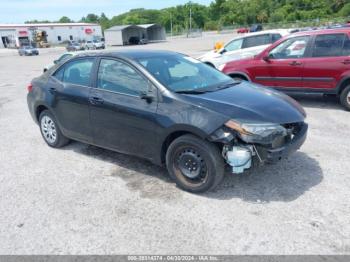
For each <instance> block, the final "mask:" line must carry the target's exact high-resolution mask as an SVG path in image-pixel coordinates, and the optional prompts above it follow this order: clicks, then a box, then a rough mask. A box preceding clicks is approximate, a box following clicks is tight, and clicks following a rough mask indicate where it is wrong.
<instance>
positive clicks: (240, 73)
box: [227, 71, 252, 82]
mask: <svg viewBox="0 0 350 262" xmlns="http://www.w3.org/2000/svg"><path fill="white" fill-rule="evenodd" d="M227 75H229V76H230V77H232V78H234V77H239V78H242V79H244V80H246V81H249V82H252V80H251V78H250V77H249V76H248V75H247V74H246V73H243V72H236V71H235V72H230V73H228V74H227Z"/></svg>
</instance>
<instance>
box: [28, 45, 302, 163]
mask: <svg viewBox="0 0 350 262" xmlns="http://www.w3.org/2000/svg"><path fill="white" fill-rule="evenodd" d="M170 53H171V52H170ZM159 54H164V55H167V54H169V52H167V51H160V52H156V51H134V50H130V51H125V52H114V53H90V54H89V53H87V54H81V55H78V56H77V57H75V58H73V59H72V60H69V61H66V62H64V63H63V64H62V65H60V66H59V67H58V68H57V69H55V70H60V68H61V67H64V66H65V65H66V63H73V62H74V61H76V60H78V59H80V58H92V59H95V60H94V61H95V64H94V66H93V69H92V71H91V72H92V73H91V74H92V75H91V77H90V84H89V86H79V85H73V84H69V83H63V82H61V81H60V80H58V79H56V78H54V77H53V76H51V74H54V72H51V71H50V74H44V75H42V76H41V77H39V78H36V79H34V80H33V81H32V85H33V91H32V92H29V93H28V96H27V101H28V107H29V111H30V113H31V115H32V117H33V118H34V119H35V121H38V113H37V112H38V109H40V106H45V107H46V108H48V109H49V110H50V111H51V112H52V113H53V114H54V116H55V118H56V119H57V122H58V125H59V127H60V129H61V130H62V132H63V134H64V135H65V136H66V137H68V138H71V139H74V140H78V141H82V142H86V143H89V144H93V145H97V146H100V147H103V148H107V149H111V150H114V151H118V152H122V153H127V154H132V155H137V156H140V157H143V158H146V159H149V160H151V161H152V162H154V163H156V164H162V162H163V160H164V159H163V157H164V155H163V149H164V145H165V143H166V141H167V138H169V137H171V136H172V135H173V134H175V133H178V132H181V133H183V132H185V133H191V134H194V135H196V136H198V137H201V138H203V139H209V138H210V137H211V135H212V134H213V133H214V132H215V131H217V130H218V129H221V128H222V127H223V126H224V125H225V123H226V122H227V121H228V120H231V119H236V120H239V121H242V122H243V121H245V122H259V123H266V122H267V123H278V124H284V123H296V122H298V123H299V122H303V121H304V118H305V112H304V111H303V109H302V108H301V107H300V105H298V103H297V102H295V101H294V100H293V99H291V98H289V97H287V96H285V95H283V94H281V93H279V92H277V91H271V90H267V89H265V88H261V87H259V86H257V85H252V84H249V83H240V84H238V83H237V84H235V85H234V86H232V87H229V88H225V89H222V90H217V91H214V92H207V93H203V94H196V95H194V94H180V93H174V92H172V91H170V90H169V89H167V88H166V87H165V86H163V85H162V84H161V83H160V82H158V81H157V80H156V79H155V78H154V77H152V75H151V74H150V73H149V72H147V70H146V69H145V67H143V66H142V65H141V64H139V63H137V62H135V58H137V57H142V56H150V55H151V56H153V55H159ZM171 54H172V55H179V54H175V53H171ZM106 57H109V58H111V59H112V60H122V61H123V62H125V63H127V64H128V65H130V66H131V67H134V68H135V69H137V71H139V72H140V73H142V74H143V76H144V77H145V78H146V79H148V80H149V82H150V85H151V86H152V90H153V91H152V92H153V97H154V99H153V101H147V100H144V99H141V97H139V96H133V95H125V94H119V93H116V92H111V91H106V90H102V89H97V88H96V85H97V80H96V78H97V72H98V65H99V60H100V59H102V58H106Z"/></svg>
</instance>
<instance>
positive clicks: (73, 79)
mask: <svg viewBox="0 0 350 262" xmlns="http://www.w3.org/2000/svg"><path fill="white" fill-rule="evenodd" d="M93 64H94V59H92V58H85V59H78V60H74V61H72V62H69V63H67V64H65V65H64V66H62V67H61V68H59V69H58V70H57V71H56V72H55V73H54V74H53V77H55V78H56V79H58V80H60V81H62V82H64V83H70V84H75V85H82V86H89V85H90V77H91V70H92V67H93Z"/></svg>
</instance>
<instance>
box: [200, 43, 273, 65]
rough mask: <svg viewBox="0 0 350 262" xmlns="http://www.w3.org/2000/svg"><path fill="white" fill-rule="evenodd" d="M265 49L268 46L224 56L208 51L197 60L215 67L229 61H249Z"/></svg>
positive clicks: (255, 47)
mask: <svg viewBox="0 0 350 262" xmlns="http://www.w3.org/2000/svg"><path fill="white" fill-rule="evenodd" d="M266 47H268V45H261V46H254V47H250V48H245V49H239V50H236V51H231V52H226V53H224V54H220V52H215V51H210V52H208V53H206V54H205V55H203V56H201V57H199V58H198V59H199V60H201V61H202V62H212V63H215V64H217V65H220V64H224V63H228V62H231V61H237V60H240V61H241V60H243V59H251V58H252V57H254V56H255V55H257V54H258V53H260V52H261V51H262V50H264V49H265V48H266Z"/></svg>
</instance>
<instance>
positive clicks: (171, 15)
mask: <svg viewBox="0 0 350 262" xmlns="http://www.w3.org/2000/svg"><path fill="white" fill-rule="evenodd" d="M170 35H171V38H173V13H172V12H170Z"/></svg>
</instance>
